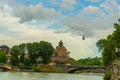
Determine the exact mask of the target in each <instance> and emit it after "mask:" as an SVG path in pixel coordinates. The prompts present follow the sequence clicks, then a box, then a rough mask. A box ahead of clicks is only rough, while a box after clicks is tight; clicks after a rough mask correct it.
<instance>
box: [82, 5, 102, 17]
mask: <svg viewBox="0 0 120 80" xmlns="http://www.w3.org/2000/svg"><path fill="white" fill-rule="evenodd" d="M81 12H82V13H83V14H85V15H89V16H90V15H94V16H97V15H101V13H102V12H101V10H100V9H99V8H98V7H95V6H91V5H89V6H88V7H84V8H83V10H82V11H81Z"/></svg>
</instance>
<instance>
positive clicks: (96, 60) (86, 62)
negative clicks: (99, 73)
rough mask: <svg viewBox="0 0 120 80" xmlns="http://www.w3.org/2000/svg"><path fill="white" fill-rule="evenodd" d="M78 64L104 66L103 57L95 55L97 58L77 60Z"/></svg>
mask: <svg viewBox="0 0 120 80" xmlns="http://www.w3.org/2000/svg"><path fill="white" fill-rule="evenodd" d="M77 64H78V65H80V66H102V61H101V58H99V57H95V58H85V59H79V60H78V61H77Z"/></svg>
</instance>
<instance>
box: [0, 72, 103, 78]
mask: <svg viewBox="0 0 120 80" xmlns="http://www.w3.org/2000/svg"><path fill="white" fill-rule="evenodd" d="M102 78H103V76H102V75H97V74H90V75H88V74H63V73H28V72H0V80H103V79H102Z"/></svg>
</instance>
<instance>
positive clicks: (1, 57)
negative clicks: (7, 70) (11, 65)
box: [0, 51, 7, 63]
mask: <svg viewBox="0 0 120 80" xmlns="http://www.w3.org/2000/svg"><path fill="white" fill-rule="evenodd" d="M6 61H7V56H6V53H5V52H4V51H0V63H6Z"/></svg>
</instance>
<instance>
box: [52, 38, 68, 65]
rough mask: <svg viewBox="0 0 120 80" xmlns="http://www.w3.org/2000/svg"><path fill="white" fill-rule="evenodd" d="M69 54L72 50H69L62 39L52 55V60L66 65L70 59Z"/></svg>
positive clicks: (57, 63)
mask: <svg viewBox="0 0 120 80" xmlns="http://www.w3.org/2000/svg"><path fill="white" fill-rule="evenodd" d="M69 54H70V52H68V51H67V49H66V48H65V46H64V45H63V42H62V40H61V41H60V42H59V44H58V46H57V47H56V49H55V52H54V53H53V55H52V57H51V61H52V62H53V63H55V64H56V65H65V64H66V63H67V60H68V59H69Z"/></svg>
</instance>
